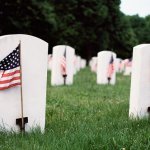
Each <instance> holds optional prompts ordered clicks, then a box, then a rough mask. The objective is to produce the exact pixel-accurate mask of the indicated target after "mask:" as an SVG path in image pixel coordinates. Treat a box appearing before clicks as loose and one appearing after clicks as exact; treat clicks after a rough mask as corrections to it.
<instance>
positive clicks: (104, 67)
mask: <svg viewBox="0 0 150 150" xmlns="http://www.w3.org/2000/svg"><path fill="white" fill-rule="evenodd" d="M112 57H113V73H112V76H111V80H110V84H115V83H116V71H115V63H114V62H115V59H116V54H115V53H113V52H111V51H101V52H99V53H98V60H97V83H98V84H108V83H109V81H108V70H109V64H110V61H111V59H112Z"/></svg>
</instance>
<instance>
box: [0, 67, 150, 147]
mask: <svg viewBox="0 0 150 150" xmlns="http://www.w3.org/2000/svg"><path fill="white" fill-rule="evenodd" d="M74 79H75V80H74V85H71V86H60V87H52V86H51V85H50V72H48V85H47V105H46V129H45V133H44V134H41V133H40V131H39V130H38V129H37V130H35V131H33V132H32V133H25V134H14V133H12V134H10V133H7V132H1V133H0V149H1V150H121V149H123V150H129V149H130V150H146V149H147V150H148V149H150V121H149V120H148V119H143V120H129V118H128V111H129V92H130V77H124V76H122V75H121V74H118V75H117V84H116V85H114V86H112V85H110V86H108V85H96V74H95V73H92V72H91V71H90V70H89V68H86V69H84V70H81V71H80V72H79V73H77V75H75V77H74Z"/></svg>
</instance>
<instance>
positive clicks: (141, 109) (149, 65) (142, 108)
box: [129, 44, 150, 118]
mask: <svg viewBox="0 0 150 150" xmlns="http://www.w3.org/2000/svg"><path fill="white" fill-rule="evenodd" d="M132 65H133V66H132V75H131V89H130V108H129V116H130V117H131V118H132V117H133V118H137V117H138V118H142V117H146V116H148V107H150V44H141V45H138V46H136V47H134V48H133V62H132Z"/></svg>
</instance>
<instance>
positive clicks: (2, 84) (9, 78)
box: [0, 67, 21, 90]
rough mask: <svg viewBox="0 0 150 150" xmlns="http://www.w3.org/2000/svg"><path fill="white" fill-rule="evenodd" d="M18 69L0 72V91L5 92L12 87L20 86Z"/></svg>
mask: <svg viewBox="0 0 150 150" xmlns="http://www.w3.org/2000/svg"><path fill="white" fill-rule="evenodd" d="M20 74H21V71H20V67H17V68H13V69H10V70H6V71H4V70H1V71H0V90H5V89H8V88H11V87H13V86H17V85H21V76H20Z"/></svg>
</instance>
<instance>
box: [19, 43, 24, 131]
mask: <svg viewBox="0 0 150 150" xmlns="http://www.w3.org/2000/svg"><path fill="white" fill-rule="evenodd" d="M19 51H20V71H21V73H20V79H21V86H20V89H21V131H25V126H24V115H23V90H22V64H21V41H19Z"/></svg>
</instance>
